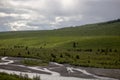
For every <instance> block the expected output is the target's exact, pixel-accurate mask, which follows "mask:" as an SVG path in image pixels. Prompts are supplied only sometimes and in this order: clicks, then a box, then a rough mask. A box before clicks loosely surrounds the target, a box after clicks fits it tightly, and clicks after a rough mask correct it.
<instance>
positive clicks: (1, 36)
mask: <svg viewBox="0 0 120 80" xmlns="http://www.w3.org/2000/svg"><path fill="white" fill-rule="evenodd" d="M119 30H120V21H119V20H117V21H113V22H111V23H110V22H105V23H98V24H89V25H84V26H77V27H69V28H62V29H57V30H43V31H17V32H1V33H0V47H3V46H13V45H27V46H32V47H41V46H43V44H44V43H47V44H46V46H44V47H46V48H49V47H60V46H65V47H67V46H68V43H70V42H72V41H77V42H79V43H80V47H94V46H95V47H97V46H98V47H99V46H100V47H116V48H119V47H120V45H119V43H120V42H119V41H120V31H119ZM103 40H104V41H103ZM13 42H14V43H13Z"/></svg>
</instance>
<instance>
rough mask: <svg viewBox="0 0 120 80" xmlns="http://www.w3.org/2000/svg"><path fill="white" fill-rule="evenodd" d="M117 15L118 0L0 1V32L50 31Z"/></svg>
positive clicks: (102, 20)
mask: <svg viewBox="0 0 120 80" xmlns="http://www.w3.org/2000/svg"><path fill="white" fill-rule="evenodd" d="M118 18H120V0H0V31H21V30H52V29H58V28H63V27H71V26H73V27H74V26H78V25H85V24H91V23H98V22H104V21H109V20H114V19H118Z"/></svg>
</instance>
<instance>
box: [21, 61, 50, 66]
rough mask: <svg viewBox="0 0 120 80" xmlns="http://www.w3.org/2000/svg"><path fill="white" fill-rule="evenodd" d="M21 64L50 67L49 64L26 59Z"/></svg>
mask: <svg viewBox="0 0 120 80" xmlns="http://www.w3.org/2000/svg"><path fill="white" fill-rule="evenodd" d="M21 63H22V64H23V65H26V66H48V62H46V61H42V60H37V59H25V60H22V61H21Z"/></svg>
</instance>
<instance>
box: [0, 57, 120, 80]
mask: <svg viewBox="0 0 120 80" xmlns="http://www.w3.org/2000/svg"><path fill="white" fill-rule="evenodd" d="M4 58H5V57H4ZM5 59H6V60H7V61H8V62H9V61H11V60H12V61H13V63H8V62H7V63H8V64H0V72H2V71H3V72H8V73H12V72H13V73H16V74H19V73H21V72H22V73H25V74H28V75H29V76H30V75H32V76H33V75H36V74H37V75H40V77H41V79H42V80H83V79H86V80H89V79H91V80H96V79H97V80H119V79H120V76H119V75H120V70H119V69H101V68H86V67H75V66H71V65H67V64H58V63H55V62H50V63H49V65H48V66H35V67H33V66H24V65H22V64H20V63H19V61H20V60H22V59H23V58H17V57H16V58H14V57H7V58H5ZM1 60H4V59H3V57H2V59H1ZM3 62H4V61H3ZM30 77H31V76H30ZM48 78H49V79H48Z"/></svg>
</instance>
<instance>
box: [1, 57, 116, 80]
mask: <svg viewBox="0 0 120 80" xmlns="http://www.w3.org/2000/svg"><path fill="white" fill-rule="evenodd" d="M7 58H8V57H3V58H1V60H2V61H5V62H2V63H0V65H8V64H11V63H14V60H8V59H7ZM52 64H55V65H58V66H63V65H62V64H58V63H52ZM16 66H20V67H21V68H22V67H27V68H29V69H32V70H37V71H43V72H48V73H50V74H51V75H49V74H40V73H32V72H21V71H13V70H5V69H0V72H5V73H8V74H13V73H14V74H17V75H20V74H21V73H22V74H23V75H24V74H27V75H28V77H29V78H33V77H34V76H36V75H37V76H40V78H41V80H117V79H113V78H108V77H101V76H97V75H94V74H91V73H88V72H87V71H86V70H83V69H79V68H73V67H66V69H67V71H68V73H69V72H70V73H74V70H76V71H80V72H82V73H83V74H85V75H90V76H93V77H95V78H96V79H85V78H77V77H64V76H61V75H60V73H58V72H55V71H51V70H49V69H47V68H40V67H30V66H24V65H16Z"/></svg>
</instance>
